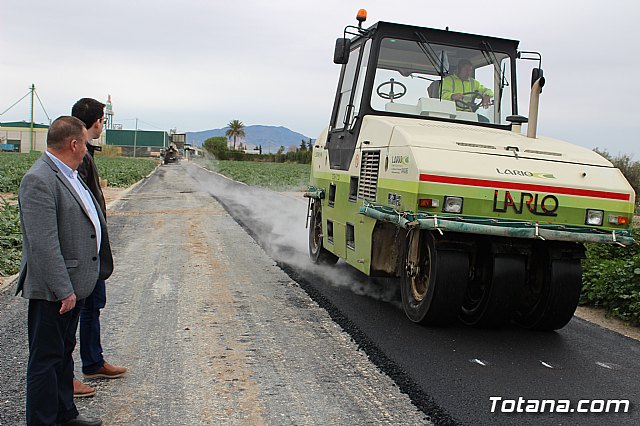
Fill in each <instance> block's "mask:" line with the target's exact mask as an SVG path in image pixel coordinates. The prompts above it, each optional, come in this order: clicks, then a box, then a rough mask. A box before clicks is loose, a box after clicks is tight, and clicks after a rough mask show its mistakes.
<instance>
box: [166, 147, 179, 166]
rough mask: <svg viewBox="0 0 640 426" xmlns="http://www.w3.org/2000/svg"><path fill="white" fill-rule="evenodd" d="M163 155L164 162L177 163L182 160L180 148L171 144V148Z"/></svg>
mask: <svg viewBox="0 0 640 426" xmlns="http://www.w3.org/2000/svg"><path fill="white" fill-rule="evenodd" d="M163 157H164V164H169V163H177V162H178V161H179V160H180V156H179V153H178V150H177V149H176V148H175V147H173V146H169V148H167V149H166V150H165V151H164V153H163Z"/></svg>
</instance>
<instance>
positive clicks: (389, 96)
mask: <svg viewBox="0 0 640 426" xmlns="http://www.w3.org/2000/svg"><path fill="white" fill-rule="evenodd" d="M386 85H390V86H391V87H389V92H383V91H382V88H383V87H384V86H386ZM394 85H398V86H400V87H401V88H402V92H399V93H396V92H395V91H394V90H393V86H394ZM376 93H377V94H378V96H380V97H381V98H382V99H390V100H391V102H393V101H394V100H395V99H400V98H401V97H403V96H404V95H405V94H406V93H407V86H405V85H404V84H402V83H400V82H399V81H395V80H394V79H393V78H392V79H390V80H389V81H385V82H384V83H382V84H381V85H379V86H378V87H377V89H376Z"/></svg>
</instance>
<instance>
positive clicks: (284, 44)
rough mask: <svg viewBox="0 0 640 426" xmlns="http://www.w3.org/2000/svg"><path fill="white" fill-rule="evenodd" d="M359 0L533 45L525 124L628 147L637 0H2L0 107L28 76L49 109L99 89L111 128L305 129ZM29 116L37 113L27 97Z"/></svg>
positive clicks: (634, 120) (60, 110)
mask: <svg viewBox="0 0 640 426" xmlns="http://www.w3.org/2000/svg"><path fill="white" fill-rule="evenodd" d="M359 8H366V9H367V11H368V15H369V18H368V20H367V22H366V23H365V26H368V25H371V24H373V23H375V22H377V21H389V22H398V23H405V24H411V25H418V26H426V27H433V28H444V27H446V26H448V27H449V28H450V29H451V30H455V31H460V32H468V33H478V34H484V35H490V36H496V37H502V38H512V39H516V40H520V49H521V50H535V51H539V52H541V53H542V58H543V59H542V66H543V68H544V71H545V77H546V78H547V84H546V86H545V88H544V92H543V94H542V98H541V110H540V114H539V116H540V117H539V120H540V124H539V129H538V134H540V135H545V136H552V137H555V138H559V139H564V140H567V141H569V142H572V143H576V144H579V145H583V146H586V147H589V148H593V147H600V148H604V149H607V150H608V151H609V152H611V153H613V154H618V153H624V154H632V155H634V156H635V157H636V158H639V157H640V149H639V148H638V145H639V144H638V134H639V133H640V118H639V116H638V110H639V106H640V77H639V76H638V69H639V68H640V51H639V49H638V46H639V44H640V23H639V21H638V16H640V6H639V3H638V2H635V1H631V0H609V1H606V2H605V1H595V0H584V1H558V0H554V1H549V0H539V1H533V2H532V1H530V0H527V1H520V0H511V1H507V0H502V1H490V0H485V1H468V0H459V1H451V2H436V1H428V0H406V1H403V0H396V1H390V0H360V1H353V0H321V1H308V0H270V1H259V0H235V1H233V0H231V1H229V0H225V1H219V0H179V1H177V0H176V1H173V0H171V1H170V0H164V1H157V0H156V1H150V0H128V1H124V0H111V1H101V2H93V1H79V0H64V1H50V0H37V1H36V0H2V10H1V12H0V112H2V111H4V110H5V109H6V108H8V107H9V106H10V105H11V104H13V103H14V102H15V101H17V100H18V99H20V98H21V97H22V96H23V95H25V94H26V93H28V91H29V87H30V85H31V84H32V83H33V84H35V85H36V90H37V93H38V94H39V96H40V99H41V100H42V102H43V104H44V106H45V108H46V111H47V113H48V114H49V116H50V117H51V118H52V119H53V118H55V117H57V116H59V115H64V114H69V112H70V108H71V105H72V104H73V103H74V102H75V101H76V100H77V99H79V98H81V97H93V98H96V99H99V100H102V101H106V99H107V95H108V94H110V95H111V97H112V100H113V107H114V111H115V114H116V116H115V120H114V121H115V122H116V123H122V124H123V126H124V128H134V126H135V121H134V118H136V117H137V118H139V119H140V122H139V128H143V129H148V130H155V129H162V130H168V129H170V128H177V129H178V131H199V130H206V129H212V128H220V127H224V126H225V125H226V124H227V123H228V122H229V121H230V120H233V119H238V120H242V121H243V122H244V123H245V124H246V125H252V124H263V125H276V126H285V127H288V128H290V129H291V130H294V131H297V132H300V133H303V134H305V135H307V136H310V137H313V138H315V137H317V135H318V134H319V133H320V131H321V130H322V129H323V128H324V127H325V126H326V125H327V123H328V120H329V115H330V109H331V106H332V103H333V98H334V94H335V90H336V84H337V77H338V72H339V66H338V65H334V64H333V62H332V57H333V47H334V42H335V38H336V37H339V36H341V35H342V30H343V28H344V26H345V25H348V24H350V25H353V24H355V23H356V21H355V14H356V12H357V10H358V9H359ZM520 63H522V62H519V64H520ZM519 78H520V81H526V80H528V79H529V75H528V72H527V75H523V74H519ZM520 99H521V100H523V99H524V100H526V99H528V93H527V94H524V93H521V94H520ZM36 104H37V103H36ZM521 113H522V114H523V115H526V114H527V112H526V109H524V110H522V109H521ZM13 120H29V102H28V98H27V99H25V100H24V101H22V102H21V103H20V104H18V105H17V106H16V107H14V108H13V109H11V110H10V111H9V112H7V113H5V114H3V115H0V121H13ZM36 121H38V122H47V119H46V117H45V115H44V113H43V112H42V109H41V108H40V107H39V105H37V108H36Z"/></svg>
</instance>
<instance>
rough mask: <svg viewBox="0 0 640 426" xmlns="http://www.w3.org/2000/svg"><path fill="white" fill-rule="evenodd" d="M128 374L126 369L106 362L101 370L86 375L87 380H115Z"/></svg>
mask: <svg viewBox="0 0 640 426" xmlns="http://www.w3.org/2000/svg"><path fill="white" fill-rule="evenodd" d="M126 372H127V369H126V368H125V367H116V366H115V365H111V364H109V363H108V362H105V363H104V365H103V366H102V368H101V369H99V370H98V371H96V372H94V373H89V374H86V373H85V374H84V377H85V378H86V379H115V378H116V377H120V376H122V375H124V373H126Z"/></svg>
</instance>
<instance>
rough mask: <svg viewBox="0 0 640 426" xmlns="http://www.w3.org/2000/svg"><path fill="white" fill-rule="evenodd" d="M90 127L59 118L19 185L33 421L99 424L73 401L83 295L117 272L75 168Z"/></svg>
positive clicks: (30, 417) (21, 283)
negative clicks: (77, 333)
mask: <svg viewBox="0 0 640 426" xmlns="http://www.w3.org/2000/svg"><path fill="white" fill-rule="evenodd" d="M86 141H87V131H86V129H85V126H84V124H83V123H82V121H80V120H78V119H77V118H75V117H67V116H64V117H59V118H58V119H56V120H55V121H54V122H53V123H52V124H51V126H50V128H49V132H48V133H47V151H46V152H45V153H44V154H43V155H42V157H40V158H39V159H38V160H37V161H36V162H35V163H34V164H33V166H32V167H31V169H29V171H28V172H27V173H26V174H25V175H24V177H23V178H22V182H21V183H20V189H19V191H18V203H19V207H20V220H21V223H22V238H23V245H22V263H21V267H20V276H19V277H18V289H17V292H16V294H17V293H19V292H20V291H22V296H23V297H24V298H26V299H29V313H28V333H29V363H28V365H27V404H26V405H27V407H26V417H27V424H28V425H54V424H62V425H100V424H102V422H101V421H100V420H97V419H91V418H86V417H84V416H81V415H79V413H78V410H77V409H76V406H75V404H74V402H73V382H72V381H73V359H72V357H71V355H72V353H73V350H74V347H75V343H76V337H75V336H76V330H77V327H78V317H79V313H80V307H81V306H82V301H83V299H84V298H86V297H87V296H88V295H89V294H91V292H92V291H93V288H94V286H95V283H96V281H97V280H98V278H100V279H106V278H108V277H109V275H111V272H112V271H113V258H112V255H111V249H110V247H109V236H108V233H107V227H106V223H105V220H104V217H103V215H102V212H101V210H100V208H99V207H97V203H96V200H95V198H94V197H93V196H92V195H91V193H90V192H89V190H88V189H87V187H86V185H84V183H83V182H82V181H81V180H79V179H78V177H77V171H76V169H77V168H78V166H79V165H80V163H81V162H82V158H83V157H84V155H85V153H86V145H85V144H86Z"/></svg>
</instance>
